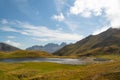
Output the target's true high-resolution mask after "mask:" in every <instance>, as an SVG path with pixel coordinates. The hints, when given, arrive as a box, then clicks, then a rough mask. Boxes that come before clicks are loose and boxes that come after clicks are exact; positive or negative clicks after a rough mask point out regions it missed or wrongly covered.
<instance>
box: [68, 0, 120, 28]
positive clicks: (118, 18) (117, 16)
mask: <svg viewBox="0 0 120 80" xmlns="http://www.w3.org/2000/svg"><path fill="white" fill-rule="evenodd" d="M70 13H71V14H74V15H81V16H83V17H87V18H88V17H92V16H104V17H106V20H108V21H109V22H110V24H109V26H111V27H113V28H120V0H76V1H75V2H74V5H73V6H72V7H71V8H70Z"/></svg>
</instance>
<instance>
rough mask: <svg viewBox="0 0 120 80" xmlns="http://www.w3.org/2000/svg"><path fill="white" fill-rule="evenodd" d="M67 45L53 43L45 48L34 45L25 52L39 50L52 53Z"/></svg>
mask: <svg viewBox="0 0 120 80" xmlns="http://www.w3.org/2000/svg"><path fill="white" fill-rule="evenodd" d="M65 45H67V44H66V43H65V42H63V43H61V44H60V45H58V44H55V43H48V44H46V45H45V46H40V45H35V46H32V47H29V48H27V49H26V50H41V51H46V52H48V53H53V52H55V51H57V50H59V49H61V48H63V47H64V46H65Z"/></svg>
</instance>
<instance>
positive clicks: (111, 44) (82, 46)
mask: <svg viewBox="0 0 120 80" xmlns="http://www.w3.org/2000/svg"><path fill="white" fill-rule="evenodd" d="M110 53H117V54H118V53H120V29H115V28H109V29H108V30H107V31H105V32H102V33H100V34H98V35H90V36H88V37H86V38H84V39H82V40H80V41H78V42H76V43H75V44H71V45H67V46H65V47H63V48H62V49H60V50H58V51H56V52H55V53H53V54H55V55H60V56H63V55H76V54H78V55H87V56H89V55H98V54H110Z"/></svg>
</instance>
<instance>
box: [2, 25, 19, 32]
mask: <svg viewBox="0 0 120 80" xmlns="http://www.w3.org/2000/svg"><path fill="white" fill-rule="evenodd" d="M0 30H3V31H10V32H17V30H16V29H14V28H12V27H10V26H2V27H1V28H0Z"/></svg>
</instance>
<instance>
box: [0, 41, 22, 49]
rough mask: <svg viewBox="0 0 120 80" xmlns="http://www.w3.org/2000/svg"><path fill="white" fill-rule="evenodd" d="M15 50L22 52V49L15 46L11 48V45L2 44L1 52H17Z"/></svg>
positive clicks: (0, 46) (0, 44)
mask: <svg viewBox="0 0 120 80" xmlns="http://www.w3.org/2000/svg"><path fill="white" fill-rule="evenodd" d="M15 50H20V49H19V48H16V47H14V46H11V45H9V44H6V43H3V42H0V51H15Z"/></svg>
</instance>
